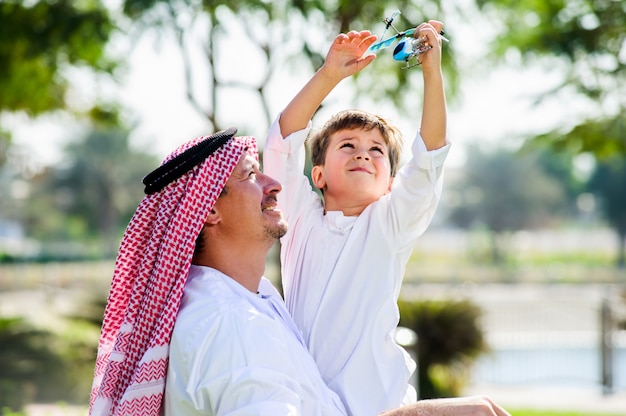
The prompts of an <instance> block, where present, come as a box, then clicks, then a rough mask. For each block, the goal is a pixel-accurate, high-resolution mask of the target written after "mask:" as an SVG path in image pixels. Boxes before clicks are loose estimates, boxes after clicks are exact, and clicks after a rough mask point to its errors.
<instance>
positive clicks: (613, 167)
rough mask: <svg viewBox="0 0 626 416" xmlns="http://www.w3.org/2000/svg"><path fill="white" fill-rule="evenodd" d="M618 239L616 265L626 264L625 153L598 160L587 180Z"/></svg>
mask: <svg viewBox="0 0 626 416" xmlns="http://www.w3.org/2000/svg"><path fill="white" fill-rule="evenodd" d="M589 189H590V190H591V192H594V193H595V194H596V195H598V196H599V199H600V201H601V202H602V205H601V207H602V210H603V212H604V214H605V217H606V219H607V220H608V222H609V224H610V225H611V227H613V229H614V230H615V233H616V234H617V237H618V241H619V248H618V250H619V252H618V256H617V265H618V266H620V267H625V266H626V208H625V207H626V155H624V156H614V157H611V158H608V159H606V160H602V161H600V163H599V164H598V165H597V167H596V170H595V172H594V173H593V176H592V177H591V179H590V181H589Z"/></svg>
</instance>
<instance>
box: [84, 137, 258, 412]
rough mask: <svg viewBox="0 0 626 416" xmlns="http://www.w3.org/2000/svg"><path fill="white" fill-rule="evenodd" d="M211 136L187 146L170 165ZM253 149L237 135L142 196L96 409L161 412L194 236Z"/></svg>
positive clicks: (109, 316)
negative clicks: (175, 324)
mask: <svg viewBox="0 0 626 416" xmlns="http://www.w3.org/2000/svg"><path fill="white" fill-rule="evenodd" d="M205 139H206V137H200V138H197V139H195V140H192V141H190V142H188V143H186V144H184V145H183V146H181V147H180V148H178V149H177V150H176V151H174V152H173V153H172V154H171V155H170V156H168V158H167V159H166V160H165V161H164V163H165V162H167V161H168V160H171V159H172V158H173V157H175V156H177V155H180V154H181V153H182V152H184V151H185V150H187V149H190V148H191V147H193V146H195V145H197V144H198V143H200V142H202V141H203V140H205ZM246 149H248V151H249V152H251V153H252V154H254V155H255V156H256V157H257V158H258V155H257V147H256V142H255V140H254V138H252V137H238V138H232V139H230V140H229V141H228V142H227V143H226V144H224V145H223V146H221V147H220V148H219V149H218V150H217V151H215V152H214V153H213V154H212V155H210V156H209V157H208V158H206V159H205V160H204V161H202V162H201V163H199V164H198V165H196V166H195V167H193V168H192V169H191V170H190V171H188V172H187V173H185V174H183V175H182V176H181V177H180V178H179V179H177V180H176V181H174V182H172V183H170V184H168V185H167V186H166V187H165V188H163V189H162V190H161V191H160V192H156V193H153V194H150V195H146V196H145V197H144V199H143V200H142V201H141V203H140V205H139V207H138V208H137V211H136V212H135V215H134V216H133V218H132V220H131V221H130V223H129V225H128V227H127V229H126V232H125V234H124V237H123V239H122V242H121V245H120V249H119V253H118V256H117V260H116V263H115V270H114V273H113V279H112V283H111V290H110V293H109V298H108V302H107V306H106V310H105V313H104V320H103V324H102V332H101V335H100V343H99V345H98V357H97V360H96V368H95V375H94V382H93V386H92V390H91V397H90V401H89V405H90V406H89V407H90V409H89V414H90V415H142V416H144V415H145V416H150V415H155V416H156V415H159V414H160V412H161V403H162V399H163V393H164V390H165V376H166V373H167V363H168V351H169V342H170V337H171V334H172V330H173V328H174V322H175V320H176V315H177V313H178V308H179V306H180V301H181V297H182V294H183V289H184V286H185V281H186V280H187V275H188V272H189V267H190V265H191V259H192V257H193V252H194V248H195V241H196V238H197V236H198V235H199V233H200V230H201V229H202V226H203V224H204V222H205V220H206V218H207V216H208V214H209V212H210V210H211V209H212V208H213V205H214V204H215V201H216V200H217V198H218V196H219V195H220V193H221V191H222V189H223V188H224V185H225V184H226V181H227V179H228V178H229V177H230V175H231V173H232V171H233V169H234V168H235V166H236V165H237V162H238V161H239V159H240V157H241V155H242V154H243V153H244V151H246Z"/></svg>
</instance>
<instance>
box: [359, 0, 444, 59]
mask: <svg viewBox="0 0 626 416" xmlns="http://www.w3.org/2000/svg"><path fill="white" fill-rule="evenodd" d="M398 16H400V10H396V11H395V12H393V13H392V14H391V16H389V17H386V18H385V19H384V20H383V22H384V23H385V30H384V31H383V34H382V35H381V39H382V38H384V36H385V33H387V30H388V29H389V28H390V27H391V28H393V30H395V31H396V34H395V35H394V36H391V37H389V38H387V39H383V40H381V41H379V42H376V43H374V44H373V45H372V46H370V47H369V49H368V52H375V51H379V50H381V49H387V48H388V47H390V46H391V45H393V43H394V42H395V41H396V40H399V42H398V44H397V45H396V47H395V48H394V50H393V59H395V60H396V61H404V62H406V66H404V67H402V69H407V68H411V67H413V66H416V65H419V64H420V62H419V60H418V59H417V57H418V56H419V55H420V54H422V53H424V52H426V51H427V50H429V49H432V46H427V45H426V44H425V41H426V39H425V38H420V39H416V38H414V37H413V35H414V34H415V30H416V28H412V29H407V30H405V31H403V32H400V31H399V30H398V29H396V27H395V26H394V25H393V21H394V20H395V18H396V17H398ZM444 34H445V33H444V31H443V30H442V31H441V32H439V36H440V38H441V40H444V41H446V42H450V41H449V40H448V39H446V38H445V37H444ZM413 57H414V58H415V61H416V62H415V63H414V64H411V63H410V60H411V58H413Z"/></svg>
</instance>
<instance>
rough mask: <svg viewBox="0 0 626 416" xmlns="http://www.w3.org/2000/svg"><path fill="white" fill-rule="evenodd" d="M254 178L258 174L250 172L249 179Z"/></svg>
mask: <svg viewBox="0 0 626 416" xmlns="http://www.w3.org/2000/svg"><path fill="white" fill-rule="evenodd" d="M253 176H256V172H255V171H250V173H248V177H253Z"/></svg>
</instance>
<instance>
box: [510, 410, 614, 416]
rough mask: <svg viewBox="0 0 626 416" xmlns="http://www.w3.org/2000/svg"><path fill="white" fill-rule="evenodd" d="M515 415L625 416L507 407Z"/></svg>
mask: <svg viewBox="0 0 626 416" xmlns="http://www.w3.org/2000/svg"><path fill="white" fill-rule="evenodd" d="M507 410H508V411H509V413H511V415H513V416H623V414H617V413H598V412H591V413H590V412H587V411H586V412H584V413H581V412H575V411H567V410H538V409H507Z"/></svg>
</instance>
